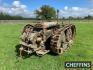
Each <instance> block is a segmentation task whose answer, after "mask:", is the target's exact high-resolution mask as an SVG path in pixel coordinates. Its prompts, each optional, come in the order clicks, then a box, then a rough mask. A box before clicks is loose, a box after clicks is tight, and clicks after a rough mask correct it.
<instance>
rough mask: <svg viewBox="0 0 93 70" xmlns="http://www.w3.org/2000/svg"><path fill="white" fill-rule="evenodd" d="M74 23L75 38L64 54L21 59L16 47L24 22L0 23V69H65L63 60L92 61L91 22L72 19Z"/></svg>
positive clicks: (92, 31)
mask: <svg viewBox="0 0 93 70" xmlns="http://www.w3.org/2000/svg"><path fill="white" fill-rule="evenodd" d="M74 24H75V25H76V29H77V34H76V38H75V40H74V44H73V46H72V47H71V48H70V49H69V50H68V51H66V52H65V53H64V54H62V55H59V56H55V55H51V54H46V55H44V56H43V57H38V56H35V55H32V56H30V57H26V58H24V59H23V60H19V58H18V56H17V55H16V54H17V52H16V47H17V45H18V44H19V36H20V34H21V33H20V32H21V30H22V28H23V26H24V25H25V24H0V70H65V69H64V62H65V61H92V62H93V22H90V23H88V22H82V21H81V22H78V21H74ZM80 70H87V69H80Z"/></svg>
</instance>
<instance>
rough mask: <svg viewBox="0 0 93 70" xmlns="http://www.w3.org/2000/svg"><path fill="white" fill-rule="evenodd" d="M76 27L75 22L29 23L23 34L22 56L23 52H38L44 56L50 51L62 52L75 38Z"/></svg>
mask: <svg viewBox="0 0 93 70" xmlns="http://www.w3.org/2000/svg"><path fill="white" fill-rule="evenodd" d="M75 34H76V28H75V25H73V24H63V25H62V26H60V24H58V23H56V22H44V23H37V24H35V25H34V26H32V25H30V24H27V25H26V26H25V27H24V29H23V32H22V35H21V38H20V39H21V42H20V44H21V47H20V49H19V50H20V56H21V57H22V52H27V53H28V54H31V53H34V52H35V53H36V54H37V55H38V56H42V55H44V54H46V53H48V52H53V53H54V54H62V53H63V52H64V51H65V50H66V49H67V48H69V47H70V46H71V45H72V43H73V40H74V38H75Z"/></svg>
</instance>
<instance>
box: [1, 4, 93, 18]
mask: <svg viewBox="0 0 93 70" xmlns="http://www.w3.org/2000/svg"><path fill="white" fill-rule="evenodd" d="M34 14H36V17H35V18H25V17H22V16H18V15H16V16H13V15H9V14H7V13H2V12H1V13H0V20H56V19H60V20H62V19H63V20H65V19H71V20H77V19H88V20H89V19H93V16H91V15H88V16H85V17H83V18H82V17H72V16H69V17H68V18H65V17H62V18H58V16H57V15H58V14H59V10H55V8H54V7H51V6H49V5H43V6H41V7H40V9H39V10H35V13H34Z"/></svg>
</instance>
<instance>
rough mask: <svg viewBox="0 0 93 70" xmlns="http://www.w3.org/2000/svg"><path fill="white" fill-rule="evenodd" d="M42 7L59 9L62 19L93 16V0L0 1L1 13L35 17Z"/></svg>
mask: <svg viewBox="0 0 93 70" xmlns="http://www.w3.org/2000/svg"><path fill="white" fill-rule="evenodd" d="M42 5H50V6H51V7H54V8H55V9H59V10H60V12H59V15H60V17H63V16H64V17H68V16H75V17H77V16H81V17H82V16H86V15H93V0H0V12H4V13H8V14H11V15H22V16H25V17H35V14H34V10H36V9H39V8H40V7H41V6H42Z"/></svg>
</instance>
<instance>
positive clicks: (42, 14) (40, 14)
mask: <svg viewBox="0 0 93 70" xmlns="http://www.w3.org/2000/svg"><path fill="white" fill-rule="evenodd" d="M35 14H36V17H37V18H40V19H47V20H49V19H54V18H56V11H55V9H54V8H53V7H50V6H49V5H43V6H42V7H40V10H36V11H35Z"/></svg>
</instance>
